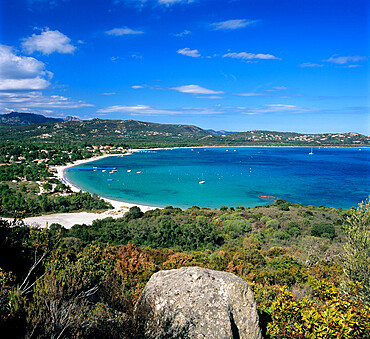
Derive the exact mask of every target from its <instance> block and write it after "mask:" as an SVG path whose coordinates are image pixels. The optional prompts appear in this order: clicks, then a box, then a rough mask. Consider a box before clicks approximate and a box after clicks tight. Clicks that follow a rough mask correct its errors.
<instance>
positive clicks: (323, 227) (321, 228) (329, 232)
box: [311, 222, 336, 240]
mask: <svg viewBox="0 0 370 339" xmlns="http://www.w3.org/2000/svg"><path fill="white" fill-rule="evenodd" d="M311 235H312V236H314V237H319V238H328V239H331V240H332V239H334V238H335V237H336V233H335V228H334V226H333V225H331V224H327V223H325V222H320V223H316V224H313V226H312V227H311Z"/></svg>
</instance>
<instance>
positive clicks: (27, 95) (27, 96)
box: [0, 91, 94, 108]
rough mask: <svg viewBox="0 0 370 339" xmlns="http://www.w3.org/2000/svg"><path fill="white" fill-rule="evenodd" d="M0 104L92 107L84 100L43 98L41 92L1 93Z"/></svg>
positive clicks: (61, 97) (52, 96)
mask: <svg viewBox="0 0 370 339" xmlns="http://www.w3.org/2000/svg"><path fill="white" fill-rule="evenodd" d="M0 103H1V104H3V105H7V106H11V107H14V108H18V107H46V108H80V107H92V106H94V105H91V104H87V103H85V102H83V101H82V100H78V101H75V100H72V99H70V98H67V97H64V96H61V95H50V96H43V95H42V93H41V92H39V91H32V92H15V93H14V92H13V93H11V92H0Z"/></svg>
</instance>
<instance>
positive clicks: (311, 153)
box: [308, 147, 313, 155]
mask: <svg viewBox="0 0 370 339" xmlns="http://www.w3.org/2000/svg"><path fill="white" fill-rule="evenodd" d="M308 154H309V155H313V151H312V147H311V152H310V153H308Z"/></svg>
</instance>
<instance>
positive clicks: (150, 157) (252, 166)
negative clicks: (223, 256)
mask: <svg viewBox="0 0 370 339" xmlns="http://www.w3.org/2000/svg"><path fill="white" fill-rule="evenodd" d="M310 151H311V148H308V147H210V148H193V149H191V148H182V149H167V150H157V151H145V152H135V153H133V154H132V155H125V156H122V157H109V158H104V159H100V160H97V161H94V162H89V163H85V164H82V165H79V166H75V167H71V168H69V169H68V170H67V172H66V175H67V178H68V180H69V181H70V182H71V183H73V184H74V185H76V186H78V187H80V188H81V189H83V190H86V191H89V192H91V193H97V194H98V195H100V196H103V197H106V198H110V199H114V200H120V201H126V202H130V203H136V204H143V205H151V206H158V207H165V206H169V205H171V206H176V207H181V208H187V207H191V206H194V205H197V206H200V207H210V208H214V207H220V206H222V205H226V206H229V207H230V206H234V207H236V206H244V207H253V206H257V205H265V204H268V203H270V202H271V200H270V199H266V198H261V197H259V196H274V197H278V198H281V199H286V200H287V201H289V202H292V203H297V202H300V203H302V204H304V205H316V206H318V205H325V206H327V207H331V206H332V207H342V208H349V207H351V206H357V204H358V203H360V202H361V201H363V200H365V199H367V198H368V196H369V194H370V148H362V149H359V148H323V147H321V148H318V147H317V148H313V153H314V154H312V155H310V154H309V153H310ZM203 181H204V183H200V182H203Z"/></svg>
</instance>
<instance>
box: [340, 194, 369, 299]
mask: <svg viewBox="0 0 370 339" xmlns="http://www.w3.org/2000/svg"><path fill="white" fill-rule="evenodd" d="M343 229H344V231H345V233H346V235H347V243H346V244H345V245H344V259H345V260H344V272H345V274H346V276H347V278H348V279H349V280H351V281H358V282H360V283H361V285H362V289H361V290H360V291H359V294H358V297H359V299H360V300H361V301H364V302H366V303H369V302H370V274H369V267H370V202H369V200H368V201H365V202H362V203H361V204H359V207H358V208H357V209H356V210H352V211H351V215H350V216H348V217H347V220H346V222H345V224H344V226H343Z"/></svg>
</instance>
